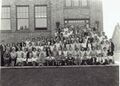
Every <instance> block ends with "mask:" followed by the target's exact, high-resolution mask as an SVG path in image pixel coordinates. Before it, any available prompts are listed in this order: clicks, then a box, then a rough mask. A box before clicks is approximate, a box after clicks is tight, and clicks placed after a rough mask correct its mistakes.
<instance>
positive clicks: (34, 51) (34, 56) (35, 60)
mask: <svg viewBox="0 0 120 86" xmlns="http://www.w3.org/2000/svg"><path fill="white" fill-rule="evenodd" d="M32 54H33V58H32V61H33V66H36V65H37V51H36V48H33V51H32Z"/></svg>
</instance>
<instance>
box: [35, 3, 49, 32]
mask: <svg viewBox="0 0 120 86" xmlns="http://www.w3.org/2000/svg"><path fill="white" fill-rule="evenodd" d="M42 6H43V7H46V17H41V18H36V13H35V10H36V9H35V7H42ZM42 18H43V19H46V24H47V25H46V27H39V28H36V19H42ZM34 30H35V31H41V30H45V31H46V30H48V6H47V5H34Z"/></svg>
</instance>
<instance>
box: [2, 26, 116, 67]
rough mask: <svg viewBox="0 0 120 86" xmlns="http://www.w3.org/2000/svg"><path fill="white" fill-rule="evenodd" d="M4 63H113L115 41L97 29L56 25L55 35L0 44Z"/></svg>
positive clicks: (45, 64)
mask: <svg viewBox="0 0 120 86" xmlns="http://www.w3.org/2000/svg"><path fill="white" fill-rule="evenodd" d="M0 50H1V57H2V58H1V63H2V65H3V66H65V65H106V64H113V63H114V60H113V55H114V44H113V42H112V40H111V39H109V40H108V38H107V36H106V35H105V33H104V32H100V31H98V30H97V29H96V28H90V27H87V26H84V27H75V26H72V25H68V26H65V27H64V28H59V30H57V31H56V33H55V36H53V37H52V36H51V37H43V36H41V37H36V38H32V39H29V38H27V39H26V40H22V41H21V42H17V43H7V44H5V42H2V43H1V45H0Z"/></svg>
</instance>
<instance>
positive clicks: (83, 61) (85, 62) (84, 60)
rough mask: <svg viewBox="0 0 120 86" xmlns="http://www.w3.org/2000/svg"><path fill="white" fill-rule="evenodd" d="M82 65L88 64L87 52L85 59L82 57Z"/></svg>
mask: <svg viewBox="0 0 120 86" xmlns="http://www.w3.org/2000/svg"><path fill="white" fill-rule="evenodd" d="M81 65H87V53H86V52H85V53H84V55H83V59H82V63H81Z"/></svg>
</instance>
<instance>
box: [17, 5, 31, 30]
mask: <svg viewBox="0 0 120 86" xmlns="http://www.w3.org/2000/svg"><path fill="white" fill-rule="evenodd" d="M17 7H28V18H18V17H17ZM29 12H30V9H29V5H16V31H30V13H29ZM19 19H28V29H26V30H18V20H19Z"/></svg>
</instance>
